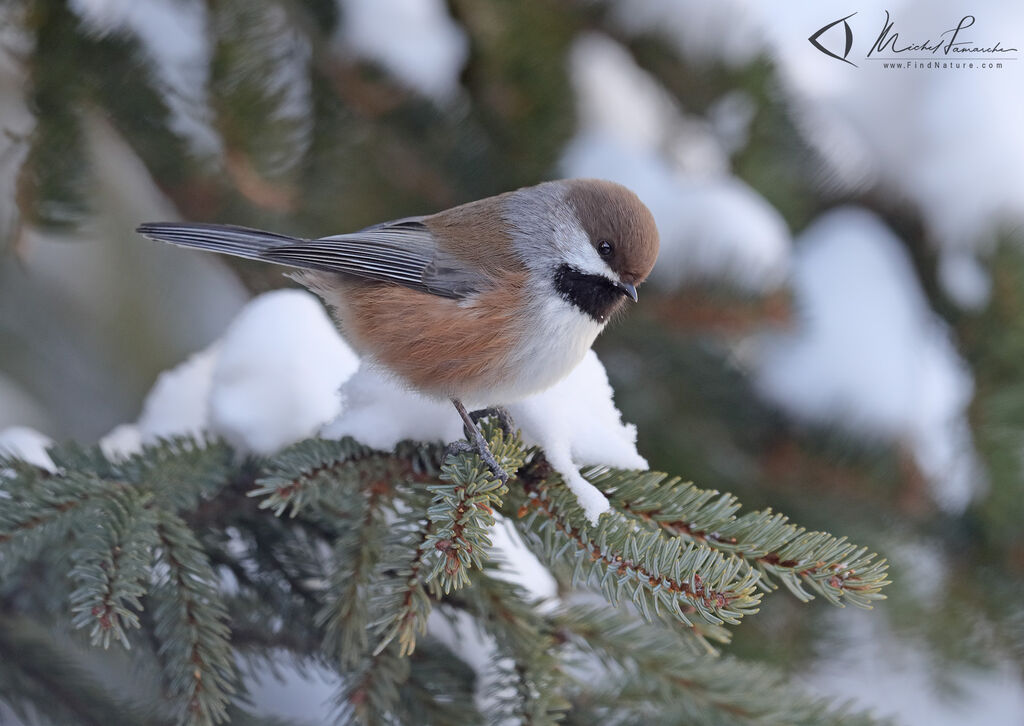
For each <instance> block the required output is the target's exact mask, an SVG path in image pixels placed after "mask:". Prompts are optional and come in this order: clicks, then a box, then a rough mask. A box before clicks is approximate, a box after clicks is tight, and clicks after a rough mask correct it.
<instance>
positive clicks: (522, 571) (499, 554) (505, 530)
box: [490, 514, 558, 608]
mask: <svg viewBox="0 0 1024 726" xmlns="http://www.w3.org/2000/svg"><path fill="white" fill-rule="evenodd" d="M494 519H495V524H494V527H492V528H491V532H490V537H491V545H492V546H491V552H492V557H493V559H496V560H498V563H499V566H498V569H497V570H495V571H493V572H492V574H493V575H494V577H496V578H498V579H500V580H505V581H506V582H511V583H512V584H513V585H518V586H519V587H521V588H523V589H524V590H525V591H526V592H527V593H529V595H530V596H531V597H532V598H534V599H535V600H540V601H542V602H543V603H545V604H542V605H541V607H542V608H544V607H553V606H554V601H555V598H557V597H558V582H557V581H556V580H555V578H554V576H553V575H552V574H551V570H549V569H548V568H547V567H545V566H544V564H543V563H541V561H540V560H539V559H537V555H535V554H533V552H531V551H530V549H529V548H528V547H527V546H526V544H525V543H524V542H523V538H522V537H520V536H519V530H517V529H516V528H515V527H514V526H513V524H512V522H510V521H509V520H507V519H505V518H504V517H503V516H501V515H500V514H495V515H494Z"/></svg>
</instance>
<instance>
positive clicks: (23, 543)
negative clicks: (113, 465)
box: [0, 463, 126, 576]
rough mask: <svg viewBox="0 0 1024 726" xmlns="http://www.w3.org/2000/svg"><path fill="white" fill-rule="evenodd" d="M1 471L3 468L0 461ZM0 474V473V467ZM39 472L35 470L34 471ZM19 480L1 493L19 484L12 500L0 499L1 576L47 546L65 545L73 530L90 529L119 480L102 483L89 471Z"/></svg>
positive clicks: (15, 479) (120, 486)
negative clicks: (100, 508) (99, 509)
mask: <svg viewBox="0 0 1024 726" xmlns="http://www.w3.org/2000/svg"><path fill="white" fill-rule="evenodd" d="M0 467H4V468H6V467H7V465H6V464H4V463H0ZM0 471H2V469H0ZM37 471H38V470H37ZM20 474H21V475H19V476H16V477H15V478H13V479H10V480H8V481H7V483H6V484H5V485H4V489H5V490H6V489H8V488H9V487H10V488H12V489H13V485H15V484H17V485H19V488H18V490H17V492H16V494H15V495H14V496H12V497H11V498H10V499H6V498H4V499H0V575H3V576H6V574H7V573H8V572H9V571H10V570H11V569H12V568H14V567H16V566H18V565H20V564H22V563H24V562H26V561H28V560H31V559H33V558H35V557H36V556H37V555H38V554H39V553H40V552H42V550H43V548H44V547H46V546H47V545H49V544H51V543H54V542H59V543H61V544H63V545H65V546H66V545H67V544H68V543H69V541H70V539H71V538H72V535H73V533H74V532H75V531H81V530H88V529H89V528H90V524H91V525H94V526H95V525H96V524H97V523H96V522H95V521H94V520H95V517H96V515H97V506H96V505H97V502H99V501H102V500H103V499H104V498H106V497H107V496H108V495H110V494H111V492H112V491H113V490H115V489H123V488H125V487H126V485H125V484H123V483H122V482H104V481H103V480H100V479H97V478H96V477H95V476H93V475H92V473H91V472H88V471H86V472H78V471H71V472H68V473H67V474H66V475H50V474H49V473H46V472H41V471H39V472H38V473H37V475H36V476H35V477H32V478H26V477H24V469H21V470H20Z"/></svg>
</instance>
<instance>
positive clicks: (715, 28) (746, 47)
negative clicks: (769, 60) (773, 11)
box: [610, 0, 817, 66]
mask: <svg viewBox="0 0 1024 726" xmlns="http://www.w3.org/2000/svg"><path fill="white" fill-rule="evenodd" d="M757 5H758V2H757V1H756V0H719V2H713V3H709V2H702V1H701V0H619V2H617V3H613V4H612V5H611V6H610V8H611V10H612V17H613V18H614V19H615V20H616V21H617V22H618V23H619V24H620V25H621V27H622V28H623V29H625V30H626V31H627V32H630V33H646V32H654V33H658V34H661V35H662V36H663V37H666V38H668V39H669V40H671V41H673V42H674V43H675V46H676V48H677V50H678V51H679V52H680V53H681V54H682V55H683V56H684V57H686V58H687V59H689V60H691V61H696V62H698V63H702V62H707V61H711V60H721V61H723V62H725V63H727V64H728V65H731V66H741V65H745V64H747V63H750V62H751V61H753V60H754V59H755V58H756V57H757V55H758V54H759V53H761V52H762V51H763V50H764V48H765V37H764V31H763V28H762V27H761V26H760V22H761V21H762V20H763V17H762V12H759V10H758V8H757ZM770 5H771V6H772V7H773V8H774V7H775V4H770ZM780 13H781V11H780ZM816 27H817V26H815V28H816ZM811 32H813V29H812V30H811V31H808V33H807V35H810V34H811Z"/></svg>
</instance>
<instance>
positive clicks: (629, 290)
mask: <svg viewBox="0 0 1024 726" xmlns="http://www.w3.org/2000/svg"><path fill="white" fill-rule="evenodd" d="M614 285H615V287H617V288H619V291H620V292H621V293H622V294H623V295H625V296H626V297H628V298H631V299H632V300H633V302H636V301H637V296H636V288H635V287H634V286H633V285H630V284H629V283H628V282H623V281H622V280H618V281H616V282H615V283H614Z"/></svg>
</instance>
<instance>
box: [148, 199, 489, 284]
mask: <svg viewBox="0 0 1024 726" xmlns="http://www.w3.org/2000/svg"><path fill="white" fill-rule="evenodd" d="M137 231H138V232H139V233H141V234H143V235H145V236H146V237H149V238H150V239H155V240H160V241H162V242H170V243H171V244H176V245H180V246H183V247H197V248H200V249H205V250H211V251H214V252H221V253H224V254H229V255H234V256H236V257H245V258H247V259H254V260H264V261H267V262H276V263H278V264H282V265H289V266H291V267H300V268H305V269H310V270H321V271H324V272H336V273H342V274H346V275H354V276H356V277H361V278H364V279H369V280H380V281H384V282H394V283H397V284H399V285H404V286H405V287H409V288H412V289H414V290H420V291H422V292H428V293H430V294H432V295H439V296H442V297H450V298H462V297H466V296H467V295H471V294H473V293H474V292H478V291H479V290H481V289H482V288H483V287H484V286H485V285H486V278H485V276H484V275H483V273H480V272H475V271H473V270H472V269H470V268H469V267H468V266H467V265H466V264H465V263H463V262H462V261H461V260H458V259H456V258H455V257H454V256H452V255H450V254H448V253H446V252H445V251H444V250H441V249H439V248H438V245H437V242H436V240H435V239H434V236H433V235H432V234H431V233H430V230H429V229H428V228H427V226H426V225H425V224H424V223H423V218H422V217H407V218H405V219H399V220H395V221H394V222H385V223H383V224H377V225H374V226H372V227H367V228H366V229H363V230H360V231H359V232H353V233H351V234H341V235H336V236H333V237H324V238H322V239H314V240H306V239H299V238H295V237H286V236H283V235H278V234H274V233H272V232H263V231H261V230H257V229H249V228H247V227H236V226H232V225H219V224H187V223H182V224H179V223H174V222H158V223H151V224H143V225H141V226H140V227H139V228H138V230H137Z"/></svg>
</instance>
